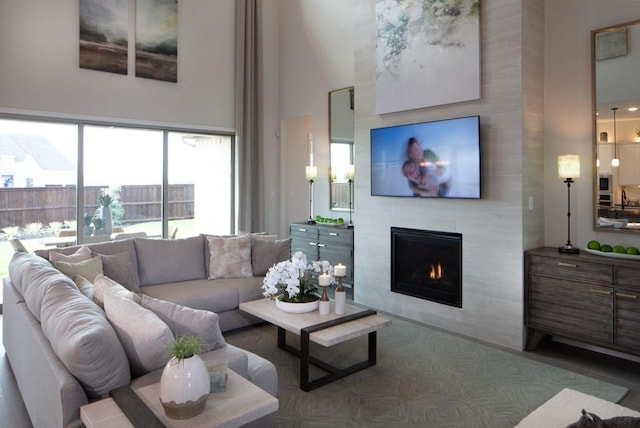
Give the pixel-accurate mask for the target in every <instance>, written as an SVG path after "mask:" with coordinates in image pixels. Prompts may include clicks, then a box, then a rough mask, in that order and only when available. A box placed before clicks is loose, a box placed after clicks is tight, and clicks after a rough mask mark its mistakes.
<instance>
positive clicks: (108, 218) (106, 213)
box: [100, 207, 113, 235]
mask: <svg viewBox="0 0 640 428" xmlns="http://www.w3.org/2000/svg"><path fill="white" fill-rule="evenodd" d="M100 211H101V212H100V218H102V221H103V222H104V223H103V226H102V228H103V229H104V233H105V235H111V231H112V230H113V216H112V215H111V207H102V208H101V209H100Z"/></svg>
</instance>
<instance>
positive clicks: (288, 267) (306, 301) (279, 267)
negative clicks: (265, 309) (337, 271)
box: [262, 251, 333, 313]
mask: <svg viewBox="0 0 640 428" xmlns="http://www.w3.org/2000/svg"><path fill="white" fill-rule="evenodd" d="M312 272H316V273H328V274H330V275H333V267H332V266H331V265H330V264H329V262H327V261H326V260H323V261H314V262H312V263H310V264H308V263H307V256H305V255H304V253H303V252H301V251H298V252H296V253H294V254H293V256H292V257H291V260H285V261H283V262H280V263H276V264H275V265H273V266H272V267H271V268H270V269H269V270H268V271H267V274H266V276H265V278H264V280H263V281H262V289H263V290H264V293H263V295H264V296H265V297H270V298H272V299H275V301H276V305H277V306H278V308H280V309H282V310H283V311H285V312H296V313H303V312H311V311H313V310H316V309H317V308H318V301H319V300H320V296H318V295H317V294H316V290H317V288H316V287H315V286H314V285H313V283H312V279H311V278H312Z"/></svg>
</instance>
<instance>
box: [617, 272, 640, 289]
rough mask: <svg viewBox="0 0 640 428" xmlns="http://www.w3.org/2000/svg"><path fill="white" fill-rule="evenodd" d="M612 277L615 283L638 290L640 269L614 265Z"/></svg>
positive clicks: (639, 287)
mask: <svg viewBox="0 0 640 428" xmlns="http://www.w3.org/2000/svg"><path fill="white" fill-rule="evenodd" d="M614 278H615V285H621V286H624V287H625V288H629V289H636V290H638V292H640V269H634V268H630V267H626V266H615V267H614Z"/></svg>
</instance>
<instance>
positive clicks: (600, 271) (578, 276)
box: [529, 255, 613, 285]
mask: <svg viewBox="0 0 640 428" xmlns="http://www.w3.org/2000/svg"><path fill="white" fill-rule="evenodd" d="M530 257H531V258H530V260H529V273H530V274H537V275H544V276H550V277H556V278H564V279H568V280H572V281H579V282H587V283H590V284H602V285H611V284H612V283H613V269H612V266H611V265H608V264H599V263H588V262H584V261H582V260H578V259H576V260H565V259H560V258H554V257H540V256H536V255H532V256H530Z"/></svg>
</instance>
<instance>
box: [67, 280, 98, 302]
mask: <svg viewBox="0 0 640 428" xmlns="http://www.w3.org/2000/svg"><path fill="white" fill-rule="evenodd" d="M71 279H72V280H73V283H74V284H75V285H76V287H78V290H80V292H81V293H82V294H84V295H85V296H87V297H88V298H89V299H91V300H93V283H92V282H91V281H89V280H88V279H87V278H85V277H84V276H80V275H73V278H71Z"/></svg>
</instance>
